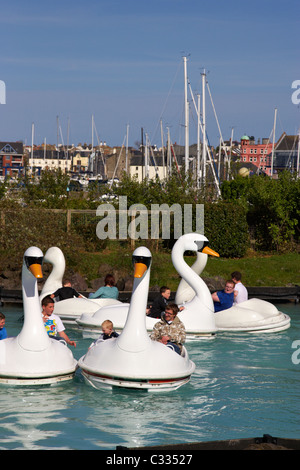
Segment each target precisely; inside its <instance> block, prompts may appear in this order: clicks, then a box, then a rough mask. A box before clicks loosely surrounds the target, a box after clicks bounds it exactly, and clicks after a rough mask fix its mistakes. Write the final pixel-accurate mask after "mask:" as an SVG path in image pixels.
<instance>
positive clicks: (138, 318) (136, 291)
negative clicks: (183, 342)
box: [78, 247, 195, 391]
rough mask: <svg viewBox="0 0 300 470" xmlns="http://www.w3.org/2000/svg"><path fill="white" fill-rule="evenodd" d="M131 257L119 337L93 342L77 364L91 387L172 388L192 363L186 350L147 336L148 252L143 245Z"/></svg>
mask: <svg viewBox="0 0 300 470" xmlns="http://www.w3.org/2000/svg"><path fill="white" fill-rule="evenodd" d="M132 259H133V267H134V285H133V292H132V296H131V301H130V306H129V310H128V315H127V318H126V323H125V325H124V328H123V330H122V332H121V334H120V336H119V337H118V338H114V339H109V340H105V341H96V342H95V343H94V344H93V345H92V347H90V349H89V350H88V351H87V353H86V355H85V356H83V357H82V358H81V359H80V360H79V362H78V365H79V367H81V370H82V374H83V377H84V378H85V380H86V382H87V383H89V384H90V385H92V386H93V387H95V388H102V387H103V386H104V387H105V386H106V387H114V386H116V387H125V388H136V389H140V390H142V389H144V390H148V391H158V390H164V391H166V390H172V389H176V388H178V387H180V386H181V385H183V384H184V383H186V382H188V381H189V379H190V376H191V374H192V372H193V371H194V369H195V365H194V363H193V362H192V361H190V360H189V357H188V354H187V352H186V350H184V351H185V356H184V357H183V356H180V355H179V354H177V353H176V352H174V351H171V350H170V349H169V348H167V347H166V346H165V345H163V344H162V343H159V342H156V341H153V340H151V339H150V337H149V334H148V332H147V328H146V306H147V298H148V290H149V281H150V268H151V261H152V259H151V253H150V251H149V250H148V249H147V248H146V247H139V248H137V249H136V250H135V251H134V253H133V257H132Z"/></svg>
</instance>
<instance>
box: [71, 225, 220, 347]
mask: <svg viewBox="0 0 300 470" xmlns="http://www.w3.org/2000/svg"><path fill="white" fill-rule="evenodd" d="M187 250H189V251H194V252H196V253H197V252H198V251H200V252H201V253H203V255H204V256H206V257H207V256H208V254H209V255H212V256H219V255H218V253H216V252H215V251H213V250H212V249H211V248H209V247H208V240H207V238H206V237H204V236H203V235H200V234H198V233H195V234H188V235H183V236H181V237H180V238H179V239H178V240H177V241H176V243H175V245H174V246H173V249H172V262H173V265H174V267H175V269H176V270H177V272H178V273H179V274H180V275H181V276H182V277H183V278H184V279H186V280H187V281H189V282H190V283H191V284H192V286H193V292H194V293H195V292H196V295H194V297H193V299H192V300H191V301H189V302H186V303H185V304H184V309H183V310H182V311H180V312H179V313H178V314H177V315H178V318H179V319H180V320H181V321H182V322H183V323H184V326H185V331H186V340H187V341H195V340H199V339H214V338H215V335H216V332H217V327H216V323H215V314H214V305H213V301H212V298H211V294H210V292H209V289H208V287H207V285H206V284H205V282H204V281H203V280H202V279H201V278H200V277H199V276H198V275H197V274H196V273H195V272H194V271H193V270H192V269H191V268H190V267H189V266H188V264H187V263H186V262H185V260H184V258H183V255H184V252H185V251H187ZM176 303H177V302H176ZM128 308H129V304H123V305H122V306H119V307H118V306H113V305H112V306H108V307H103V308H100V309H99V310H98V311H97V312H95V313H94V314H93V315H92V316H89V315H84V314H83V315H82V316H81V317H80V318H79V319H78V320H76V322H77V324H78V327H79V329H80V330H81V331H82V335H83V337H85V338H86V337H92V338H96V337H98V336H99V333H100V332H101V324H102V322H103V321H104V320H106V319H109V320H111V321H112V322H113V324H114V327H115V329H116V330H117V331H121V330H122V328H123V327H124V324H125V322H126V317H127V313H128ZM145 316H146V315H145ZM157 321H158V319H157V318H151V317H148V316H146V328H147V330H148V331H149V332H151V331H152V330H153V326H154V325H155V323H157ZM97 335H98V336H97Z"/></svg>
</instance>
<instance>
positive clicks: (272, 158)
mask: <svg viewBox="0 0 300 470" xmlns="http://www.w3.org/2000/svg"><path fill="white" fill-rule="evenodd" d="M276 118H277V108H275V113H274V125H273V144H272V157H271V177H273V164H274V147H275V128H276Z"/></svg>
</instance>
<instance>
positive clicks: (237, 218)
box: [204, 201, 249, 258]
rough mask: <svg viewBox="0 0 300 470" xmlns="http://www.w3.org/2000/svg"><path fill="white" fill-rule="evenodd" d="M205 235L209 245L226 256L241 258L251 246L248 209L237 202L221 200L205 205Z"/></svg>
mask: <svg viewBox="0 0 300 470" xmlns="http://www.w3.org/2000/svg"><path fill="white" fill-rule="evenodd" d="M204 225H205V230H204V232H205V236H206V237H207V238H208V240H209V246H210V247H211V248H212V249H213V250H215V251H217V252H218V253H219V254H220V256H222V257H226V258H240V257H242V256H244V255H245V253H246V251H247V248H248V247H249V231H248V224H247V216H246V211H245V209H244V207H243V206H241V205H239V204H237V203H231V202H224V201H219V202H217V203H206V204H205V205H204Z"/></svg>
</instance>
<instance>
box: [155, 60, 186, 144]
mask: <svg viewBox="0 0 300 470" xmlns="http://www.w3.org/2000/svg"><path fill="white" fill-rule="evenodd" d="M180 67H181V61H180V63H179V64H178V68H177V71H176V73H175V77H174V79H173V82H172V84H171V87H170V90H169V92H168V95H167V98H166V100H165V103H164V105H163V109H162V111H161V113H160V117H159V119H158V122H157V124H156V127H155V129H154V132H152V136H153V137H155V135H156V132H157V128H158V125H159V123H160V121H161V118H162V115H163V113H164V112H165V109H166V106H167V102H168V100H169V97H170V95H171V92H172V91H173V87H174V84H175V81H176V79H177V75H178V73H179V69H180Z"/></svg>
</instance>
